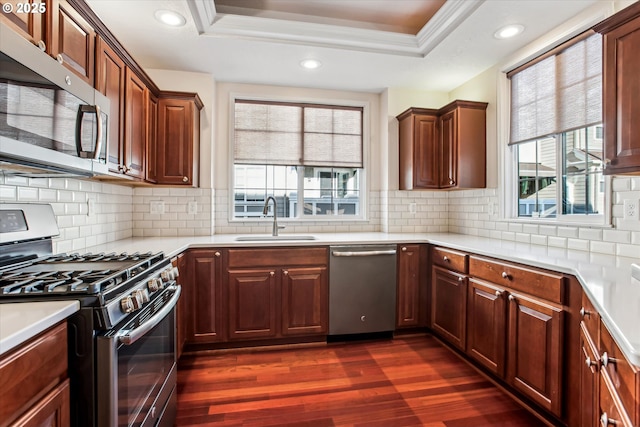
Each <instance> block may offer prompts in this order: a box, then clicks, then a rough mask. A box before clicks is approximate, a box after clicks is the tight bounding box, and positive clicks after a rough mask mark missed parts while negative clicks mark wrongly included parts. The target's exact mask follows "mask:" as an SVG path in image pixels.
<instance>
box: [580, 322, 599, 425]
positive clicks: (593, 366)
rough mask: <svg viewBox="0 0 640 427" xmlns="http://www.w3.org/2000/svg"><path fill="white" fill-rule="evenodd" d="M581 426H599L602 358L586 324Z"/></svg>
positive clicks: (582, 326)
mask: <svg viewBox="0 0 640 427" xmlns="http://www.w3.org/2000/svg"><path fill="white" fill-rule="evenodd" d="M580 355H581V357H582V359H581V360H580V361H581V362H582V363H580V407H581V411H580V426H581V427H596V426H598V405H599V404H600V403H599V402H600V398H599V395H598V391H599V382H600V375H599V371H600V358H599V355H598V349H597V348H596V346H595V344H594V343H593V341H592V340H591V337H590V335H589V332H588V330H587V328H586V326H585V324H584V323H581V324H580Z"/></svg>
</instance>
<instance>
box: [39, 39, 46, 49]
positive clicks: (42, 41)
mask: <svg viewBox="0 0 640 427" xmlns="http://www.w3.org/2000/svg"><path fill="white" fill-rule="evenodd" d="M38 49H40V50H41V51H43V52H44V51H45V50H47V44H46V43H45V42H44V40H40V41H38Z"/></svg>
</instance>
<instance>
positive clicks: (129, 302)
mask: <svg viewBox="0 0 640 427" xmlns="http://www.w3.org/2000/svg"><path fill="white" fill-rule="evenodd" d="M120 308H121V309H122V312H123V313H127V314H128V313H133V312H134V311H135V309H136V307H135V306H134V305H133V298H131V297H124V298H122V300H120Z"/></svg>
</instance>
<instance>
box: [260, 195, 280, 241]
mask: <svg viewBox="0 0 640 427" xmlns="http://www.w3.org/2000/svg"><path fill="white" fill-rule="evenodd" d="M269 200H272V201H273V231H271V235H272V236H274V237H275V236H277V235H278V230H279V229H281V228H284V227H278V203H277V202H276V199H275V197H273V196H269V197H267V200H265V202H264V208H263V209H262V215H267V214H268V213H269Z"/></svg>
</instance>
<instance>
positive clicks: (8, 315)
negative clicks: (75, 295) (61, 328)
mask: <svg viewBox="0 0 640 427" xmlns="http://www.w3.org/2000/svg"><path fill="white" fill-rule="evenodd" d="M79 309H80V303H79V302H78V301H48V302H17V303H11V304H0V356H1V355H3V354H4V353H6V352H8V351H9V350H11V349H13V348H15V347H17V346H18V345H20V344H22V343H23V342H25V341H27V340H29V339H31V338H33V337H35V336H36V335H38V334H40V333H41V332H43V331H45V330H47V329H48V328H50V327H51V326H53V325H55V324H56V323H58V322H60V321H62V320H64V319H66V318H67V317H69V316H71V315H72V314H73V313H75V312H76V311H78V310H79Z"/></svg>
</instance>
